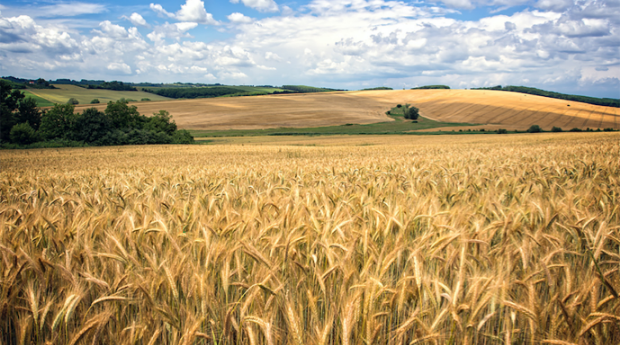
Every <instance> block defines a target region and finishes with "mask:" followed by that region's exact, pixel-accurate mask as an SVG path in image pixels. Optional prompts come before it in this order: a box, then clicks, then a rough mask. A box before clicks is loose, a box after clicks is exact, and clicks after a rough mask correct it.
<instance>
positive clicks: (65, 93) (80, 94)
mask: <svg viewBox="0 0 620 345" xmlns="http://www.w3.org/2000/svg"><path fill="white" fill-rule="evenodd" d="M54 86H55V87H56V89H36V90H35V89H29V90H28V91H30V92H31V93H32V94H34V95H36V96H38V97H41V98H43V99H46V100H48V101H49V102H51V103H63V104H64V103H67V101H68V100H69V99H70V98H72V97H73V98H75V99H77V100H78V101H79V102H80V104H89V103H90V101H92V100H93V99H95V98H97V99H98V100H99V101H100V102H101V104H106V103H108V102H109V101H117V100H119V99H121V98H125V99H131V100H135V101H140V100H141V99H143V98H148V99H150V100H152V101H163V100H168V99H169V98H167V97H162V96H158V95H154V94H152V93H147V92H144V91H113V90H103V89H87V88H83V87H79V86H76V85H67V84H54Z"/></svg>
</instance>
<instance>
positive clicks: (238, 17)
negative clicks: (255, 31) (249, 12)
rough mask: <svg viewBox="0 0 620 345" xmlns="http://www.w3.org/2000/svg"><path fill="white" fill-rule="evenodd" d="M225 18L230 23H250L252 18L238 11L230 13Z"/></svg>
mask: <svg viewBox="0 0 620 345" xmlns="http://www.w3.org/2000/svg"><path fill="white" fill-rule="evenodd" d="M227 18H228V20H229V21H230V22H231V23H251V22H252V18H250V17H248V16H246V15H244V14H243V13H239V12H235V13H231V14H230V15H229V16H228V17H227Z"/></svg>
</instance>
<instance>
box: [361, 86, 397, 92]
mask: <svg viewBox="0 0 620 345" xmlns="http://www.w3.org/2000/svg"><path fill="white" fill-rule="evenodd" d="M374 90H394V89H392V88H391V87H387V86H379V87H371V88H368V89H362V91H374Z"/></svg>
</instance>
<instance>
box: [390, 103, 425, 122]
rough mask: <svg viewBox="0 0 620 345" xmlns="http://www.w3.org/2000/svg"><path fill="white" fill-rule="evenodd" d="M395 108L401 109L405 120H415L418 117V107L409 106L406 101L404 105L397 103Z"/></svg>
mask: <svg viewBox="0 0 620 345" xmlns="http://www.w3.org/2000/svg"><path fill="white" fill-rule="evenodd" d="M396 108H398V109H402V111H403V116H404V117H405V119H407V120H417V119H418V117H420V109H418V108H416V107H414V106H411V105H410V104H408V103H406V104H405V105H402V104H399V105H397V106H396Z"/></svg>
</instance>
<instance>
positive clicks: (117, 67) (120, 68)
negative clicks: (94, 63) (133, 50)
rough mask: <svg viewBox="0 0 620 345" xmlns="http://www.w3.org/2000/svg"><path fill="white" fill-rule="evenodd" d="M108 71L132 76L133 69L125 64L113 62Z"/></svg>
mask: <svg viewBox="0 0 620 345" xmlns="http://www.w3.org/2000/svg"><path fill="white" fill-rule="evenodd" d="M108 70H110V71H115V72H122V73H125V74H131V67H129V65H127V64H126V63H124V62H120V63H119V62H113V63H111V64H109V65H108Z"/></svg>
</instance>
